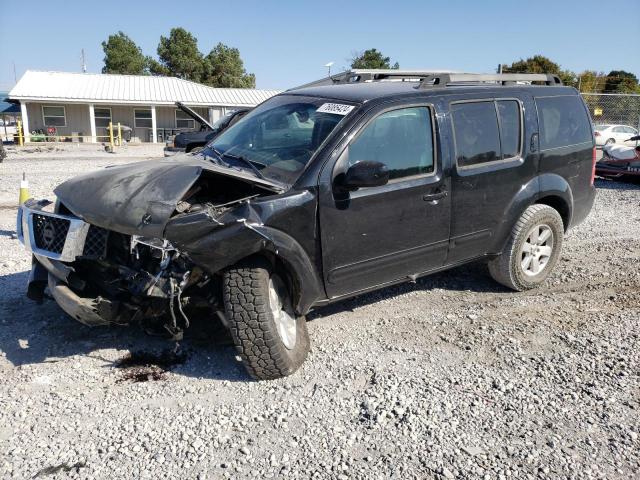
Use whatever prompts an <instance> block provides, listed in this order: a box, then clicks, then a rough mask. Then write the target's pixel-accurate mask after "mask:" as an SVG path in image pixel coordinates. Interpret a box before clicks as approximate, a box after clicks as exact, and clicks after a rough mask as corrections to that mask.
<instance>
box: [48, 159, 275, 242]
mask: <svg viewBox="0 0 640 480" xmlns="http://www.w3.org/2000/svg"><path fill="white" fill-rule="evenodd" d="M203 170H207V171H213V172H215V173H219V174H221V175H226V176H231V177H234V178H236V179H240V180H243V181H246V182H249V183H254V184H257V185H260V186H262V187H266V188H268V189H271V190H273V191H281V190H282V186H281V185H278V184H275V183H272V182H269V181H266V180H261V179H258V178H255V177H253V175H252V174H251V173H249V172H245V171H242V170H235V169H228V168H224V167H220V166H217V165H215V164H213V163H211V162H209V161H207V160H205V159H204V158H203V157H194V156H187V155H185V156H176V157H173V158H171V159H166V160H148V161H144V162H139V163H132V164H129V165H123V166H115V167H107V168H105V169H103V170H99V171H97V172H92V173H89V174H86V175H81V176H78V177H75V178H72V179H71V180H68V181H66V182H64V183H62V184H61V185H59V186H58V187H57V188H56V189H55V190H54V193H55V194H56V196H57V198H58V199H59V200H60V202H62V204H63V205H64V206H65V207H66V208H68V209H69V210H70V211H71V212H72V213H73V214H74V215H77V216H78V217H80V218H82V219H83V220H85V221H86V222H88V223H91V224H93V225H97V226H100V227H103V228H106V229H109V230H115V231H117V232H121V233H126V234H130V235H133V234H135V235H144V236H149V237H162V236H163V232H164V229H165V226H166V224H167V222H168V221H169V218H170V217H171V215H172V214H173V212H174V211H175V209H176V205H177V204H178V202H179V201H180V200H181V199H182V198H183V197H184V195H185V194H186V193H187V191H188V190H189V189H190V188H191V186H192V185H193V184H194V183H195V182H196V181H197V180H198V178H199V177H200V175H201V174H202V172H203Z"/></svg>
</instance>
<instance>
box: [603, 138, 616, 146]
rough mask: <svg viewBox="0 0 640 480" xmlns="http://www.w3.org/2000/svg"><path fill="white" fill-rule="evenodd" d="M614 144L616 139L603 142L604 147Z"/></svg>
mask: <svg viewBox="0 0 640 480" xmlns="http://www.w3.org/2000/svg"><path fill="white" fill-rule="evenodd" d="M614 143H616V139H615V138H610V139H609V140H607V141H606V142H604V144H605V145H613V144H614Z"/></svg>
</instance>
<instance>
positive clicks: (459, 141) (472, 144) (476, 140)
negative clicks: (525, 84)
mask: <svg viewBox="0 0 640 480" xmlns="http://www.w3.org/2000/svg"><path fill="white" fill-rule="evenodd" d="M451 115H452V118H453V127H454V135H455V142H456V160H457V162H458V166H460V167H468V166H472V165H477V164H479V163H485V162H492V161H495V160H500V158H501V153H500V134H499V132H498V117H497V115H496V107H495V105H494V102H475V103H457V104H453V105H451Z"/></svg>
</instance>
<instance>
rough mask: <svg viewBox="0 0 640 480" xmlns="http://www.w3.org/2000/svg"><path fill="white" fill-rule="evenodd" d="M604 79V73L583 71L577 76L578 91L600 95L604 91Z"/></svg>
mask: <svg viewBox="0 0 640 480" xmlns="http://www.w3.org/2000/svg"><path fill="white" fill-rule="evenodd" d="M606 79H607V77H606V75H605V74H604V72H596V71H595V70H585V71H584V72H582V73H580V74H578V87H579V90H580V92H584V93H600V92H602V91H603V90H604V84H605V81H606Z"/></svg>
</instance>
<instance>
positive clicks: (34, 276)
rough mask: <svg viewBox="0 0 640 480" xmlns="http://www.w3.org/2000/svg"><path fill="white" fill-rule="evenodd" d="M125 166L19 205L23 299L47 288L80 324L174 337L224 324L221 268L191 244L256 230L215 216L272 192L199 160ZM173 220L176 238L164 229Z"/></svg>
mask: <svg viewBox="0 0 640 480" xmlns="http://www.w3.org/2000/svg"><path fill="white" fill-rule="evenodd" d="M131 167H132V168H129V169H122V168H119V169H105V170H104V171H102V172H98V174H94V175H93V176H91V177H87V178H83V177H79V178H78V179H73V180H70V181H68V182H66V183H64V184H62V185H61V186H60V187H58V189H56V195H57V197H58V200H59V202H58V203H57V204H56V205H55V206H54V205H53V204H52V203H51V202H48V201H34V200H29V201H27V202H25V204H23V205H22V206H21V208H20V209H19V212H18V219H17V224H18V226H17V231H18V237H19V239H20V241H21V242H22V243H23V244H24V245H25V247H26V248H27V250H29V251H31V252H32V254H33V267H32V272H31V275H30V278H29V286H28V291H27V294H28V296H29V297H30V298H32V299H34V300H36V301H42V298H43V296H44V291H45V287H47V286H48V289H49V292H50V294H51V296H53V298H54V299H55V300H56V302H57V303H58V304H59V305H60V307H61V308H62V309H63V310H64V311H65V312H66V313H67V314H69V315H70V316H71V317H73V318H75V319H76V320H78V321H80V322H82V323H84V324H86V325H90V326H96V325H109V324H119V325H123V324H131V323H140V324H142V325H143V326H144V327H145V329H147V330H148V331H151V332H153V333H164V334H168V335H169V336H170V337H172V338H175V339H180V338H181V337H182V333H183V331H184V329H185V328H187V327H188V326H189V324H190V318H195V317H202V316H206V317H210V318H211V317H213V318H220V319H221V320H222V321H223V322H224V314H223V313H222V312H223V310H224V309H223V307H222V304H221V301H220V272H219V270H218V269H212V268H210V267H211V265H210V263H209V262H207V261H206V259H207V256H206V255H203V252H202V250H201V249H199V248H198V246H197V245H198V243H199V242H202V241H203V240H202V239H203V237H206V236H207V235H208V234H209V233H211V232H212V231H213V230H215V229H221V228H230V229H233V228H234V227H235V226H236V225H243V227H244V228H246V229H247V230H249V231H252V232H254V233H253V234H255V235H258V236H260V235H259V234H257V233H255V231H254V230H255V227H253V226H252V222H253V221H256V222H257V223H256V225H259V219H256V218H253V219H241V218H238V217H234V219H233V220H232V221H229V219H226V220H220V219H221V218H223V217H224V216H225V214H227V213H228V212H229V211H231V210H234V209H236V210H239V211H242V210H243V209H246V208H247V206H248V204H249V203H250V202H251V200H252V199H255V198H256V197H259V196H263V195H267V194H270V195H273V193H275V191H276V190H275V188H274V187H272V188H269V187H268V186H262V185H255V184H253V183H251V182H247V181H246V180H245V179H240V180H238V179H233V178H232V177H225V176H223V175H218V174H216V173H215V172H211V171H210V170H206V169H204V171H203V168H197V167H196V166H195V165H184V164H183V165H178V166H177V167H176V166H175V164H173V165H170V164H168V163H167V164H161V165H160V166H159V167H158V166H156V167H155V168H149V167H147V168H146V170H145V171H143V170H141V169H140V168H139V167H138V166H136V165H133V166H131ZM110 170H111V172H110ZM108 173H110V175H108ZM96 177H97V178H98V180H96ZM167 185H169V187H167V188H165V187H166V186H167ZM194 218H198V219H199V221H197V222H193V223H192V224H191V225H187V226H185V225H184V221H185V219H194ZM176 221H177V222H178V223H179V224H180V228H177V230H179V233H178V234H176V235H175V240H174V239H172V238H171V236H170V235H165V230H168V228H167V225H168V224H171V223H172V222H176ZM229 223H230V224H231V225H228V224H229ZM252 228H253V229H254V230H251V229H252ZM173 229H174V230H176V227H173ZM262 235H264V234H262ZM260 238H262V237H260ZM190 246H193V247H194V248H190ZM237 246H238V252H241V253H242V250H241V245H237ZM194 257H195V258H194Z"/></svg>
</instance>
